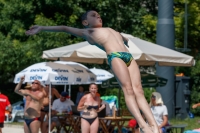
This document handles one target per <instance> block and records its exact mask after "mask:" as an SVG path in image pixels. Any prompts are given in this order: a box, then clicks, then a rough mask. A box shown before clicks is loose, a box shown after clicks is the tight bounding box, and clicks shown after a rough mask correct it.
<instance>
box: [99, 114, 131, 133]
mask: <svg viewBox="0 0 200 133" xmlns="http://www.w3.org/2000/svg"><path fill="white" fill-rule="evenodd" d="M130 120H131V118H123V117H115V118H114V117H103V118H99V124H100V126H101V127H102V130H103V132H104V133H110V132H113V130H114V128H115V127H117V129H118V133H122V127H123V126H124V123H125V122H126V121H130Z"/></svg>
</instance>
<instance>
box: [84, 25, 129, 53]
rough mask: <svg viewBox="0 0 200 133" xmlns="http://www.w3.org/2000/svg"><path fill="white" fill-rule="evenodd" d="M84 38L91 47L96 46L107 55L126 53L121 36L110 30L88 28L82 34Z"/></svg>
mask: <svg viewBox="0 0 200 133" xmlns="http://www.w3.org/2000/svg"><path fill="white" fill-rule="evenodd" d="M84 37H85V39H86V40H87V41H88V42H89V43H90V44H91V45H96V46H97V47H99V48H100V49H102V50H104V51H105V52H106V53H107V54H110V53H112V52H128V49H127V48H126V47H125V45H124V42H123V39H122V36H121V34H120V33H119V32H116V31H115V30H113V29H111V28H88V29H86V30H85V32H84Z"/></svg>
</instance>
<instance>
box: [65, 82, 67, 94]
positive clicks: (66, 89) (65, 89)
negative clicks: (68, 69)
mask: <svg viewBox="0 0 200 133" xmlns="http://www.w3.org/2000/svg"><path fill="white" fill-rule="evenodd" d="M66 90H67V89H66V84H65V86H64V91H65V92H66Z"/></svg>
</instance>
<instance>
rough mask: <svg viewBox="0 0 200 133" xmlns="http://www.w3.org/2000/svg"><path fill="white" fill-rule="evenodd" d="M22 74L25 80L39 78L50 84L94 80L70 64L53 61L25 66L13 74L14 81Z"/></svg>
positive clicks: (29, 80)
mask: <svg viewBox="0 0 200 133" xmlns="http://www.w3.org/2000/svg"><path fill="white" fill-rule="evenodd" d="M23 75H25V82H32V81H34V80H39V81H43V82H45V83H50V82H51V83H52V84H81V83H87V82H90V81H91V80H94V81H95V78H94V79H89V80H88V77H87V76H86V75H85V74H83V73H80V72H78V71H77V70H76V69H74V68H73V67H72V66H70V65H63V64H58V63H53V62H42V63H37V64H34V65H31V66H29V67H27V68H26V69H24V70H22V71H21V72H19V73H18V74H16V75H15V79H14V83H18V82H19V81H20V77H21V76H23ZM94 81H92V82H94Z"/></svg>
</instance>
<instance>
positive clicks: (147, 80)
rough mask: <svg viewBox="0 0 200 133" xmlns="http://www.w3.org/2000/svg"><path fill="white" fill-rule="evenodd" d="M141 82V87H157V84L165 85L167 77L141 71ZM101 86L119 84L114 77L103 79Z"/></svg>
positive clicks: (116, 85) (117, 85) (115, 85)
mask: <svg viewBox="0 0 200 133" xmlns="http://www.w3.org/2000/svg"><path fill="white" fill-rule="evenodd" d="M141 84H142V86H143V87H158V86H165V85H166V84H167V79H165V78H162V77H158V76H156V75H153V74H147V73H144V72H142V73H141ZM101 87H102V88H107V87H117V88H119V87H120V86H119V84H118V82H117V80H116V78H111V79H109V80H106V81H103V82H102V85H101Z"/></svg>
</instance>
